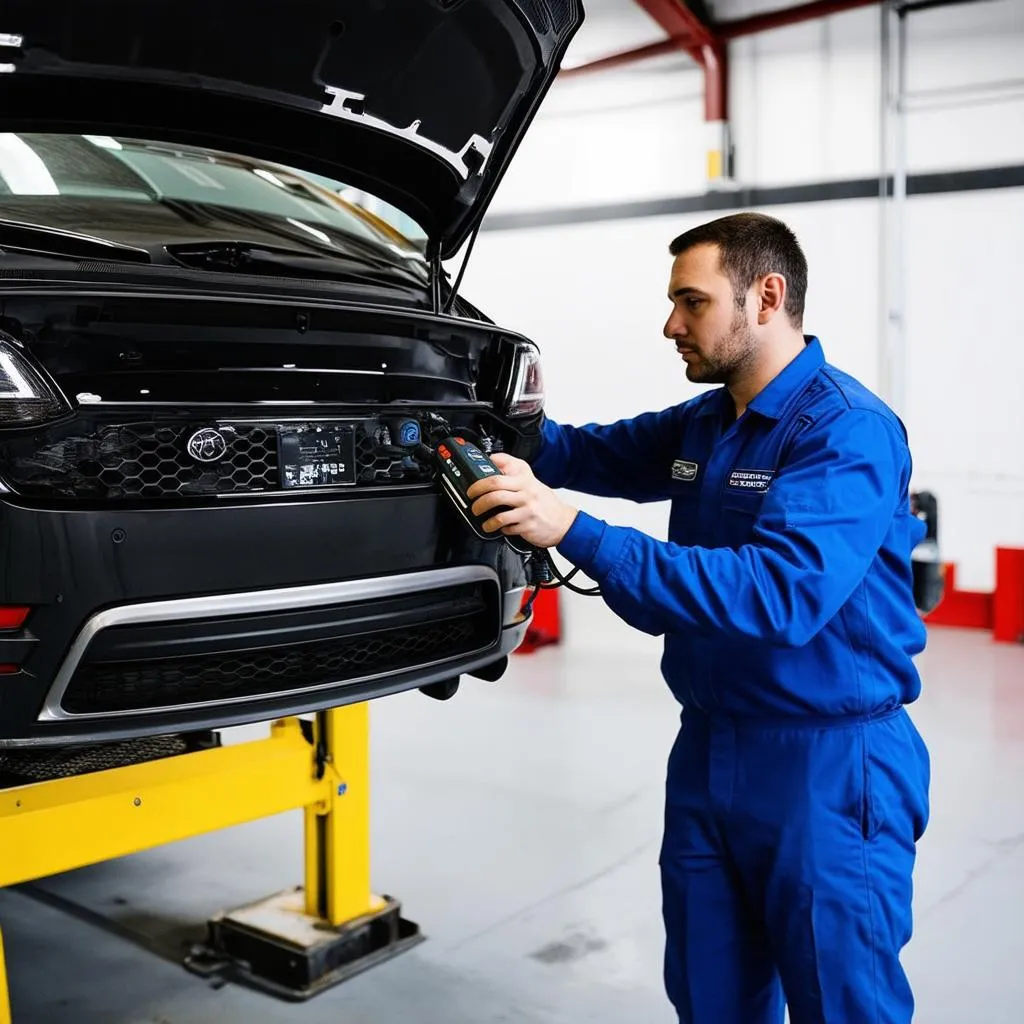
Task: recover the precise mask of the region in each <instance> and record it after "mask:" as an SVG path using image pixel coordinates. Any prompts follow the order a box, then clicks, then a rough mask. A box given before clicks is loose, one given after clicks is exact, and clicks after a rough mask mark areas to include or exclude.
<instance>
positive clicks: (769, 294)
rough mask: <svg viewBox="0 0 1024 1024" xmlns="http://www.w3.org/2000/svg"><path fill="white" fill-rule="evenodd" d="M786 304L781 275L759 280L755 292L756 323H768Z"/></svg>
mask: <svg viewBox="0 0 1024 1024" xmlns="http://www.w3.org/2000/svg"><path fill="white" fill-rule="evenodd" d="M785 304H786V279H785V278H784V277H783V276H782V275H781V274H768V275H767V276H766V277H763V278H761V281H760V285H759V287H758V292H757V322H758V323H759V324H767V323H770V322H771V321H772V320H773V319H774V317H775V315H776V314H777V313H779V312H781V310H782V308H783V307H784V306H785Z"/></svg>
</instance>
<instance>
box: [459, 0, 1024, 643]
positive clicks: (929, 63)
mask: <svg viewBox="0 0 1024 1024" xmlns="http://www.w3.org/2000/svg"><path fill="white" fill-rule="evenodd" d="M751 6H752V5H750V4H747V5H746V9H744V8H743V7H742V6H741V5H739V4H736V3H729V4H719V5H717V12H718V14H719V16H721V17H738V16H742V15H743V14H746V13H749V12H750V9H751ZM760 6H761V7H762V8H763V7H764V6H767V5H766V4H763V3H762V4H761V5H760ZM602 11H603V14H602V17H603V18H605V19H607V17H608V14H607V12H606V11H604V8H603V7H602ZM612 24H613V23H612ZM909 25H910V34H909V44H910V45H909V55H910V61H909V68H908V84H909V87H910V88H911V89H915V90H917V89H923V88H933V87H946V86H960V85H964V84H970V83H978V82H993V81H997V80H1001V79H1011V78H1015V77H1016V78H1019V77H1021V73H1022V72H1024V0H996V2H991V3H981V4H972V5H970V6H969V7H967V8H960V7H956V8H949V9H942V10H937V11H931V12H926V13H922V14H917V15H913V16H912V17H911V19H910V22H909ZM600 28H601V26H600V25H598V26H597V29H600ZM606 28H607V25H606ZM878 29H879V12H878V10H876V9H873V8H871V9H866V10H860V11H854V12H849V13H847V14H844V15H841V16H839V17H834V18H831V19H828V20H827V21H825V22H822V23H815V24H809V25H803V26H796V27H793V28H790V29H784V30H779V31H777V32H773V33H771V34H768V35H765V36H759V37H756V38H753V39H747V40H742V41H739V42H737V43H735V44H734V45H733V50H732V54H733V57H732V111H731V112H732V121H733V127H734V131H735V139H736V145H737V170H738V173H739V177H740V184H741V185H743V186H771V185H790V184H799V183H805V182H812V181H823V180H841V179H847V178H859V177H872V176H875V175H877V174H878V171H879V164H878V155H879V142H878V139H879V124H880V120H879V100H878V96H879V89H878V78H879V68H880V58H879V31H878ZM633 32H634V35H636V34H637V32H636V28H635V25H634V30H633ZM613 37H614V32H613V31H610V30H609V38H610V39H613ZM595 39H597V40H598V44H599V43H600V34H599V32H597V31H596V29H595V30H594V31H592V33H591V35H590V37H589V38H588V40H587V44H588V56H593V55H595ZM640 41H643V40H640ZM621 45H623V44H620V45H619V46H616V45H614V44H613V43H612V45H609V46H608V49H609V50H614V49H618V48H620V47H621ZM596 52H600V49H599V45H598V48H597V50H596ZM701 88H702V81H701V76H700V74H699V72H696V71H694V70H693V69H692V67H689V66H688V64H687V62H686V59H685V58H682V59H676V58H672V59H669V60H666V61H660V62H658V63H656V64H652V65H650V66H649V67H648V68H647V69H646V70H642V71H640V70H638V71H635V72H634V71H622V72H613V73H609V74H599V75H595V76H593V77H590V78H580V79H577V80H570V81H567V82H563V83H559V84H558V85H556V87H555V89H554V90H553V92H552V94H551V96H550V98H549V102H548V104H547V105H546V108H545V110H544V112H543V113H542V115H541V117H540V119H539V121H538V123H537V125H536V131H534V132H532V133H531V136H528V138H527V141H526V142H525V143H524V145H523V147H522V149H521V152H520V158H519V159H517V162H516V164H515V165H514V168H513V171H512V172H511V174H510V175H509V177H508V179H507V180H506V182H505V184H503V186H502V188H501V190H500V193H499V195H498V196H497V197H496V200H495V204H494V206H493V208H492V210H493V214H494V217H493V218H492V223H500V218H501V215H507V214H509V213H511V212H514V211H522V212H531V213H533V212H536V211H543V210H545V209H564V208H566V207H580V206H587V205H595V204H607V203H623V202H629V201H633V200H638V199H641V200H645V199H657V198H671V197H679V196H685V195H698V194H700V193H701V192H702V191H703V185H704V183H703V150H704V145H705V136H704V126H703V121H702V117H703V105H702V100H701ZM1003 92H1004V93H1008V92H1009V90H1003ZM975 99H976V100H977V102H974V103H972V105H970V106H965V107H962V108H958V109H955V110H951V111H945V112H943V113H941V114H938V113H926V114H925V113H914V114H912V115H909V121H908V164H909V168H910V170H911V172H914V171H935V170H953V169H963V168H970V167H988V166H994V165H1001V164H1021V163H1024V104H1022V101H1021V100H1020V99H1007V98H1006V96H1005V95H1001V94H990V95H988V96H978V97H975ZM958 135H959V137H958ZM906 210H907V220H906V253H907V264H906V265H907V280H906V309H905V312H906V344H907V349H908V353H907V365H908V373H909V380H908V387H907V397H906V406H905V409H904V417H905V419H906V422H907V425H908V428H909V430H910V432H911V441H912V446H913V451H914V455H915V463H916V467H917V474H916V478H915V485H917V486H921V487H932V488H934V489H935V490H936V491H937V492H938V494H939V496H940V500H941V503H942V504H941V508H942V514H943V542H944V547H945V552H944V553H945V554H946V556H947V557H949V558H950V559H952V560H954V561H956V562H957V563H958V566H959V569H958V573H959V579H960V582H961V584H962V585H964V586H968V587H977V588H979V589H989V588H991V586H992V585H993V582H994V573H993V549H994V547H995V546H996V545H997V544H1010V545H1024V412H1022V411H1021V409H1022V407H1021V406H1020V405H1019V404H1018V403H1019V392H1020V390H1021V381H1022V380H1024V372H1022V371H1024V345H1022V343H1021V341H1020V340H1018V335H1019V334H1020V328H1019V325H1018V321H1019V314H1018V308H1019V300H1018V299H1017V295H1018V294H1019V292H1020V290H1021V286H1022V283H1024V246H1022V245H1021V242H1020V235H1021V227H1022V226H1024V189H998V190H992V191H987V192H971V193H967V192H961V193H951V194H945V195H936V196H927V197H925V196H920V197H911V198H910V199H909V200H908V202H907V207H906ZM723 212H724V211H723ZM766 212H770V213H772V214H774V215H776V216H779V217H781V218H783V219H784V220H786V221H787V222H788V223H789V224H791V225H792V227H793V228H794V229H795V230H796V232H797V234H798V236H799V237H800V238H801V241H802V242H803V244H804V247H805V249H806V251H807V254H808V258H809V262H810V268H811V275H810V290H809V295H808V309H807V317H806V322H805V328H806V329H807V330H808V331H809V332H812V333H816V334H818V335H819V336H820V337H821V338H822V340H823V343H824V344H825V347H826V352H827V354H828V356H829V358H830V359H831V360H832V361H833V362H834V363H836V364H838V365H839V366H841V367H842V368H843V369H845V370H847V371H849V372H851V373H853V374H855V375H857V376H859V377H860V378H861V379H862V380H864V381H865V383H866V384H868V385H869V386H871V387H878V386H879V374H878V365H879V334H880V329H879V325H880V322H881V321H880V308H879V271H878V266H879V258H880V246H879V226H880V212H879V203H878V202H877V201H876V200H872V199H863V200H847V201H842V202H823V203H815V204H794V205H792V206H772V207H769V208H767V211H766ZM712 216H718V214H717V213H715V214H710V213H701V214H687V215H680V216H654V217H643V218H636V219H630V220H605V221H598V222H592V223H579V224H573V225H568V226H553V227H548V228H528V229H522V230H516V229H512V230H493V231H491V230H485V231H484V232H482V234H481V236H480V238H479V240H478V242H477V247H476V250H475V253H474V255H473V259H472V262H471V265H470V269H469V272H468V273H467V276H466V281H465V285H464V291H465V293H466V294H467V295H468V296H469V297H471V298H472V299H473V300H474V301H475V302H477V303H478V304H480V305H481V306H482V307H483V308H485V309H486V310H487V311H488V313H489V315H491V316H493V317H494V318H495V319H497V320H498V321H499V322H502V323H505V324H507V325H508V326H510V327H513V328H515V329H518V330H520V331H522V332H523V333H524V334H526V335H528V336H530V337H533V338H534V339H535V340H536V341H537V342H538V343H539V344H540V345H541V347H542V349H543V351H544V357H545V372H546V376H547V380H548V393H549V406H548V407H549V411H550V413H551V415H552V416H554V417H555V418H556V419H561V420H564V421H569V422H586V421H592V420H609V419H614V418H618V417H620V416H625V415H632V414H635V413H637V412H640V411H642V410H644V409H648V408H661V407H664V406H667V405H670V404H673V403H675V402H678V401H681V400H683V399H685V398H686V397H688V396H689V395H691V394H694V393H695V392H696V389H695V388H694V386H693V385H691V384H689V383H688V382H687V381H686V379H685V377H684V376H683V372H682V367H681V366H680V364H679V363H678V360H677V357H676V356H675V353H674V352H673V350H672V348H671V346H670V344H669V343H668V342H667V341H665V340H664V339H663V338H662V336H661V327H662V323H663V320H664V317H665V316H666V315H667V312H668V304H667V300H666V298H665V285H666V283H667V274H668V270H669V262H670V258H669V256H668V254H667V245H668V242H669V241H670V240H671V238H673V237H674V236H675V235H676V234H678V233H679V232H681V231H683V230H685V229H686V228H688V227H690V226H692V225H694V224H696V223H699V222H701V221H703V220H707V219H710V218H711V217H712ZM506 224H507V221H506ZM579 500H580V502H581V503H582V504H583V505H584V507H586V508H587V509H588V510H589V511H591V512H594V513H596V514H598V515H602V516H604V517H606V518H608V519H609V520H610V521H612V522H616V523H623V524H628V525H634V526H637V527H639V528H641V529H645V530H648V531H649V532H651V533H652V534H654V535H657V536H664V530H665V523H666V520H667V508H665V507H662V506H653V507H652V506H648V507H644V508H641V507H637V506H634V505H631V504H629V503H625V502H614V501H602V500H598V499H593V498H580V499H579ZM565 614H566V620H567V626H568V635H569V640H570V642H572V641H573V638H574V637H575V638H577V639H579V638H581V637H583V636H585V638H586V640H585V642H586V643H588V644H590V645H593V644H595V643H596V644H609V645H617V644H620V643H627V644H635V645H643V646H646V645H648V644H649V643H656V641H648V640H647V639H646V638H643V637H641V636H638V635H637V634H635V633H632V631H629V630H627V629H625V628H624V627H621V626H619V625H617V624H616V620H614V618H613V617H612V616H611V613H610V612H608V611H607V610H606V609H604V608H603V606H602V605H601V604H600V602H595V601H586V600H584V599H580V598H575V597H571V596H570V597H569V598H568V600H567V607H566V612H565ZM587 624H589V625H592V626H596V627H598V628H596V629H587V628H583V627H585V626H586V625H587Z"/></svg>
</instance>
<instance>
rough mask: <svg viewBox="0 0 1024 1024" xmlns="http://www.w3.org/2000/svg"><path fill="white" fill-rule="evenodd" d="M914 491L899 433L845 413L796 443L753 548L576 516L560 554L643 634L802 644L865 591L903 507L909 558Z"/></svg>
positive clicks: (859, 413)
mask: <svg viewBox="0 0 1024 1024" xmlns="http://www.w3.org/2000/svg"><path fill="white" fill-rule="evenodd" d="M909 483H910V454H909V451H908V450H907V447H906V443H905V439H904V438H903V437H902V436H901V432H900V430H899V429H898V427H897V426H896V425H894V424H892V423H890V422H888V421H887V420H886V419H885V418H883V416H882V415H881V414H879V413H877V412H873V411H870V410H861V409H848V410H844V411H843V412H842V413H840V414H839V415H837V416H835V417H833V418H832V420H831V422H829V423H828V424H825V425H823V426H820V427H819V426H812V427H809V428H808V429H806V430H805V431H804V432H803V433H802V434H800V435H798V437H797V440H796V441H795V443H794V446H793V449H792V451H791V454H790V457H789V458H788V459H787V462H786V464H785V465H784V466H783V467H781V468H780V470H779V471H778V473H777V475H776V477H775V479H774V480H773V482H772V484H771V486H770V488H769V490H768V493H767V494H766V495H765V498H764V501H763V503H762V506H761V510H760V512H759V514H758V518H757V520H756V522H755V525H754V528H753V536H752V540H751V542H750V543H748V544H744V545H741V546H739V547H736V548H729V547H721V548H718V547H716V548H704V547H689V546H682V545H679V544H674V543H671V542H665V541H660V540H656V539H654V538H653V537H649V536H647V535H646V534H644V533H641V532H640V531H638V530H634V529H631V528H627V527H616V526H609V525H607V524H605V523H603V522H602V521H600V520H598V519H595V518H593V517H591V516H588V515H587V514H586V513H583V512H581V513H580V514H579V515H578V516H577V519H576V521H575V522H574V524H573V526H572V528H571V529H570V531H569V533H568V534H567V535H566V537H565V539H564V540H563V542H562V544H560V545H559V548H558V550H559V552H560V553H561V554H562V555H564V556H565V557H566V558H568V559H570V560H571V561H572V562H574V563H575V564H577V565H579V566H580V567H581V568H582V569H583V571H584V572H586V574H587V575H588V576H590V577H591V579H593V580H595V581H596V582H598V583H599V584H600V586H601V592H602V594H603V596H604V598H605V602H606V603H607V604H608V606H609V607H610V608H611V609H612V611H614V612H615V613H616V614H617V615H618V616H619V617H620V618H622V619H624V620H625V621H626V622H627V623H629V624H630V625H632V626H634V627H635V628H637V629H640V630H642V631H643V632H646V633H650V634H652V635H655V636H657V635H661V634H664V633H673V632H685V631H690V630H696V631H702V632H719V631H720V632H723V633H726V634H731V635H734V636H738V637H743V638H746V639H754V640H763V641H765V642H766V643H772V644H776V645H782V646H801V645H803V644H805V643H807V642H808V641H810V640H811V639H812V638H813V637H814V636H815V634H817V633H818V631H819V630H821V629H822V628H823V627H824V626H825V625H826V624H827V623H828V622H829V620H830V619H832V617H833V616H834V615H835V614H836V613H837V612H838V611H839V609H840V608H841V607H842V605H843V604H844V603H845V601H846V600H847V599H848V598H849V597H850V595H851V594H852V592H853V591H854V589H855V588H856V587H857V585H858V584H859V583H860V581H861V580H862V578H863V577H864V575H865V574H866V572H867V570H868V568H869V567H870V565H871V563H872V561H873V560H874V559H875V557H876V555H877V554H878V551H879V548H880V547H881V545H882V542H883V540H884V539H885V537H886V534H887V533H888V531H889V530H890V529H891V528H892V527H893V522H894V518H895V517H896V516H897V514H898V513H899V510H900V508H901V505H902V506H904V507H905V508H906V516H907V519H906V523H905V526H906V529H907V535H906V540H907V557H908V558H909V556H910V551H911V550H912V548H913V545H914V543H916V541H917V540H918V539H919V537H918V533H917V529H916V528H917V527H918V526H920V523H919V522H918V521H917V520H916V519H914V518H913V517H912V516H911V515H910V513H909V507H908V505H907V503H908V489H909Z"/></svg>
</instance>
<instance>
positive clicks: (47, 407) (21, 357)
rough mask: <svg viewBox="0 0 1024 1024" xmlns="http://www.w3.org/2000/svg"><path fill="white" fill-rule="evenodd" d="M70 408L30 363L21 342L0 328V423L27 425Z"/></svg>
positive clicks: (56, 415)
mask: <svg viewBox="0 0 1024 1024" xmlns="http://www.w3.org/2000/svg"><path fill="white" fill-rule="evenodd" d="M70 411H71V406H70V405H69V404H68V402H67V400H66V399H65V398H64V396H63V395H62V394H61V393H60V391H59V390H58V389H57V388H56V386H55V385H53V384H52V383H50V382H49V381H48V380H47V379H46V376H45V375H44V374H43V373H41V372H40V371H39V370H37V369H36V368H35V367H34V366H33V365H32V363H31V361H30V360H29V359H28V358H27V357H26V355H25V353H24V350H23V349H22V348H21V346H20V345H19V344H18V343H17V342H16V341H15V340H14V339H13V338H11V337H10V336H9V335H6V334H3V333H2V332H0V427H31V426H35V425H36V424H39V423H46V422H48V421H50V420H54V419H59V418H60V417H61V416H63V415H65V414H66V413H68V412H70Z"/></svg>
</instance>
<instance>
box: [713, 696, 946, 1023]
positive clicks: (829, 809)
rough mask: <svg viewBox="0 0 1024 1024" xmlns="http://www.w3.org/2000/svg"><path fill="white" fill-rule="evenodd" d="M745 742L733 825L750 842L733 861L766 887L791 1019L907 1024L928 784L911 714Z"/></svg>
mask: <svg viewBox="0 0 1024 1024" xmlns="http://www.w3.org/2000/svg"><path fill="white" fill-rule="evenodd" d="M740 746H741V749H742V752H741V764H742V774H743V777H744V784H743V787H742V791H738V792H737V797H738V800H737V803H736V806H735V812H736V815H735V818H734V819H733V822H732V823H731V824H733V825H734V828H735V830H736V832H737V834H738V835H741V836H742V835H744V834H745V835H746V836H748V837H752V836H757V840H756V841H755V842H751V843H749V844H748V846H747V847H746V849H744V850H743V851H742V853H741V860H742V863H743V870H744V874H745V876H746V877H747V878H748V881H752V882H753V884H755V885H758V886H760V887H761V888H762V889H763V892H764V904H763V906H764V911H765V918H766V920H767V924H768V931H769V935H770V937H771V943H772V947H773V949H774V951H775V956H776V960H777V962H778V964H779V973H780V975H781V977H782V984H783V988H784V990H785V993H786V1000H787V1004H788V1006H789V1014H790V1020H791V1022H792V1024H835V1022H847V1021H849V1022H853V1021H856V1022H858V1024H909V1022H910V1021H911V1019H912V1017H913V1011H914V1000H913V995H912V993H911V988H910V984H909V982H908V980H907V978H906V975H905V974H904V971H903V968H902V965H901V964H900V952H901V950H902V949H903V947H904V946H905V945H906V943H907V942H908V941H909V939H910V935H911V930H912V929H911V900H912V882H911V875H912V872H913V867H914V859H915V843H916V841H917V840H918V839H919V838H920V836H921V834H922V833H923V831H924V828H925V825H926V823H927V818H928V785H929V765H928V755H927V751H926V750H925V748H924V743H923V742H922V740H921V738H920V736H918V734H917V731H916V729H915V728H914V726H913V723H912V722H911V721H910V718H909V716H908V715H906V713H904V712H900V713H899V714H897V715H895V716H894V717H891V718H887V719H883V720H880V721H876V722H872V723H867V724H863V725H856V726H849V727H841V728H831V729H816V730H808V729H794V730H787V729H778V730H765V731H764V733H763V734H761V735H760V736H758V735H756V734H754V733H748V734H747V735H746V736H744V737H743V739H741V740H740ZM755 823H756V825H755ZM729 834H730V836H731V835H732V831H730V833H729Z"/></svg>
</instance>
